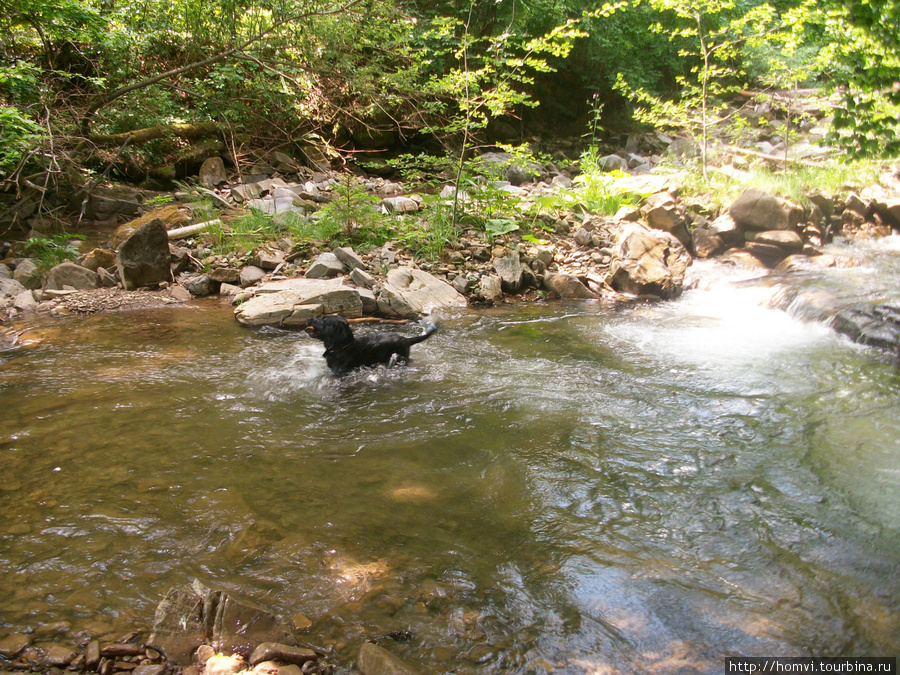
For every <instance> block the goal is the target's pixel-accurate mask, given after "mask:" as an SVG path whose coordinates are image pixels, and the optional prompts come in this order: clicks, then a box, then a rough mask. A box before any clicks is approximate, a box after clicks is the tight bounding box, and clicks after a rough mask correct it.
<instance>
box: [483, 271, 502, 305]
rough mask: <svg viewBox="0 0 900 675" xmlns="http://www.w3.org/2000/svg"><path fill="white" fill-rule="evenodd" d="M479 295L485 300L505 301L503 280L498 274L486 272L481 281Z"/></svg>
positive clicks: (491, 301)
mask: <svg viewBox="0 0 900 675" xmlns="http://www.w3.org/2000/svg"><path fill="white" fill-rule="evenodd" d="M479 295H481V297H482V298H484V300H485V302H490V303H493V304H498V303H501V302H503V282H502V280H501V279H500V277H498V276H497V275H496V274H486V275H484V276H483V277H481V281H480V283H479Z"/></svg>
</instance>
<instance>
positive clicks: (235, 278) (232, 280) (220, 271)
mask: <svg viewBox="0 0 900 675" xmlns="http://www.w3.org/2000/svg"><path fill="white" fill-rule="evenodd" d="M208 276H209V279H210V281H214V282H216V283H219V284H239V283H240V282H241V271H240V270H239V269H236V268H234V267H214V268H213V269H211V270H210V271H209V274H208Z"/></svg>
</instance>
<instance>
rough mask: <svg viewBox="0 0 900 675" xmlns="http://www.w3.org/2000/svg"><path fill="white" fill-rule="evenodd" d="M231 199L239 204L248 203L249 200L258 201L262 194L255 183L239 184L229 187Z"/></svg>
mask: <svg viewBox="0 0 900 675" xmlns="http://www.w3.org/2000/svg"><path fill="white" fill-rule="evenodd" d="M230 192H231V198H232V199H233V200H234V201H236V202H239V203H242V202H248V201H250V200H251V199H259V197H260V195H261V194H262V192H261V191H260V189H259V185H258V184H257V183H240V184H238V185H232V186H231V190H230Z"/></svg>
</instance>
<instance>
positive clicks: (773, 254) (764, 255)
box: [744, 241, 787, 269]
mask: <svg viewBox="0 0 900 675" xmlns="http://www.w3.org/2000/svg"><path fill="white" fill-rule="evenodd" d="M744 249H745V250H746V251H748V252H749V253H750V254H751V255H752V256H753V257H754V258H757V259H758V260H759V261H760V262H762V263H763V264H764V265H765V266H766V267H768V268H769V269H772V268H774V267H776V266H777V265H778V263H780V262H781V261H782V260H784V259H785V258H786V257H787V253H786V252H785V250H784V249H783V248H781V247H780V246H778V245H776V244H770V243H767V242H763V241H748V242H747V243H745V244H744Z"/></svg>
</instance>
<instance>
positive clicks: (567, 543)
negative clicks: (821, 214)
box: [0, 284, 900, 673]
mask: <svg viewBox="0 0 900 675" xmlns="http://www.w3.org/2000/svg"><path fill="white" fill-rule="evenodd" d="M704 288H705V289H704ZM762 292H764V291H762V290H760V289H754V288H752V287H747V286H728V287H727V288H725V287H723V285H722V284H717V285H713V286H710V287H702V286H701V288H698V290H695V291H690V292H688V293H686V294H685V296H684V298H683V299H682V300H681V301H679V302H676V303H663V304H657V305H652V306H640V307H634V308H630V309H625V310H620V311H615V312H613V311H610V310H608V309H603V308H600V307H598V306H594V305H592V304H590V303H588V304H573V305H565V304H556V305H549V306H534V305H532V306H527V307H515V308H508V309H505V310H497V311H493V312H486V313H476V312H472V313H464V314H461V315H458V316H448V317H445V318H444V319H443V322H442V324H441V330H440V331H439V332H438V333H437V334H436V335H435V336H434V337H433V338H431V339H430V340H428V341H427V342H426V343H423V344H420V345H417V346H416V347H415V348H414V350H413V363H412V365H411V366H410V367H408V368H397V369H392V370H385V369H378V370H375V371H370V372H365V373H360V374H357V375H354V376H351V377H349V378H345V379H344V380H340V381H338V380H335V379H334V378H332V377H331V376H330V375H328V374H327V372H326V370H325V368H324V363H323V360H322V358H321V345H320V344H319V343H314V342H313V341H312V340H311V339H310V338H308V337H306V336H305V335H302V334H299V333H292V332H283V331H278V330H273V329H263V330H259V331H248V330H245V329H241V328H240V327H238V326H237V325H236V324H235V323H234V321H233V319H232V318H231V317H230V316H229V315H228V313H227V311H225V312H223V311H222V310H221V309H215V308H213V309H196V310H193V311H155V312H147V313H135V314H117V315H109V316H102V317H93V318H88V319H82V320H72V321H70V322H66V323H64V324H58V323H57V324H54V325H53V326H60V325H62V326H64V329H63V330H61V331H58V330H57V329H56V328H55V327H50V328H49V329H46V332H45V333H44V334H42V335H38V332H37V330H38V329H37V328H36V330H35V332H34V333H32V337H40V340H37V341H36V342H35V343H34V344H32V345H31V346H28V347H23V348H20V349H18V350H16V351H12V352H7V353H6V354H4V355H2V356H0V461H2V465H3V467H4V472H3V478H2V480H0V519H2V522H3V528H2V531H0V607H3V612H2V614H0V633H3V632H8V631H9V630H11V629H13V628H15V629H20V628H23V627H24V628H27V629H34V630H35V631H38V632H40V631H44V633H45V634H46V636H47V637H54V636H58V635H59V634H60V633H61V634H63V635H71V636H73V637H74V635H77V634H90V635H91V636H98V635H101V636H102V635H104V634H106V633H108V632H122V631H125V630H127V629H129V628H131V627H133V626H147V625H148V624H149V623H150V621H151V619H152V615H153V610H154V608H155V606H156V604H157V603H158V601H159V599H160V598H161V597H162V595H163V594H164V593H165V591H166V589H167V588H168V587H170V586H172V585H174V584H179V583H184V582H187V581H189V580H190V579H191V578H193V577H199V578H200V579H202V580H204V581H206V582H211V583H214V584H216V585H219V586H221V587H223V588H225V589H227V590H231V591H234V592H235V593H237V594H239V595H241V596H243V597H246V598H248V599H251V600H254V601H256V602H258V603H261V604H263V605H265V606H268V607H271V608H272V609H273V610H274V611H276V612H277V613H278V614H280V615H282V616H284V617H290V616H291V615H293V614H294V613H297V612H302V613H303V614H305V615H306V616H308V617H309V618H310V619H312V620H313V621H314V623H313V626H312V628H311V629H310V632H309V635H308V639H309V640H310V641H312V642H316V643H320V644H326V645H327V644H330V645H334V646H335V648H336V649H337V650H338V651H339V654H340V655H342V656H343V657H344V658H346V659H348V660H349V659H350V658H352V656H353V655H354V654H355V650H356V649H357V648H358V646H359V644H360V642H361V641H363V640H364V639H366V638H370V637H375V636H383V635H386V634H387V633H390V632H391V631H396V630H409V631H411V632H412V634H413V639H412V640H411V641H410V642H407V643H397V644H391V645H390V648H391V650H392V651H394V652H395V653H397V654H399V655H401V656H403V657H405V658H407V659H409V660H410V661H411V662H414V663H418V664H421V665H424V666H426V667H430V668H433V669H435V670H438V671H446V670H449V669H456V670H457V671H466V670H473V671H479V672H498V673H499V672H504V673H506V672H523V673H524V672H549V671H551V670H553V671H555V672H566V673H569V672H571V673H615V672H620V673H633V672H647V673H679V672H703V673H707V672H708V673H715V672H721V670H722V664H723V663H724V658H725V657H726V656H728V655H735V654H745V655H839V654H857V655H862V654H867V655H875V654H877V655H896V654H897V652H898V651H900V638H898V635H900V614H898V609H900V607H898V605H900V593H898V592H897V591H898V583H897V582H898V563H900V532H898V523H900V518H898V516H900V489H898V488H900V451H898V450H900V447H898V446H900V441H898V439H900V428H898V427H900V422H898V420H900V414H898V413H900V403H898V401H900V397H898V393H900V382H898V374H897V370H896V368H895V367H894V366H893V365H892V364H891V363H889V362H888V360H887V359H884V358H882V357H881V356H880V355H879V354H877V353H876V352H873V351H870V350H866V349H862V348H859V347H857V346H854V345H851V344H849V343H848V342H846V341H845V340H843V339H841V338H838V337H836V336H835V335H833V334H832V333H831V332H830V331H828V330H826V329H825V328H823V327H822V326H819V325H817V324H804V323H801V322H799V321H797V320H795V319H792V318H790V317H789V316H788V315H787V314H785V313H782V312H776V311H774V310H768V309H764V308H763V307H764V303H763V305H761V304H760V302H761V300H760V298H759V297H757V296H758V295H759V293H762ZM38 328H40V327H38ZM40 330H45V329H43V328H40ZM361 330H366V329H365V328H363V329H361ZM399 330H410V331H412V332H415V328H412V327H410V328H408V329H404V328H400V329H399ZM23 337H24V338H26V339H27V338H28V337H29V336H28V334H26V335H25V336H23Z"/></svg>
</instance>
